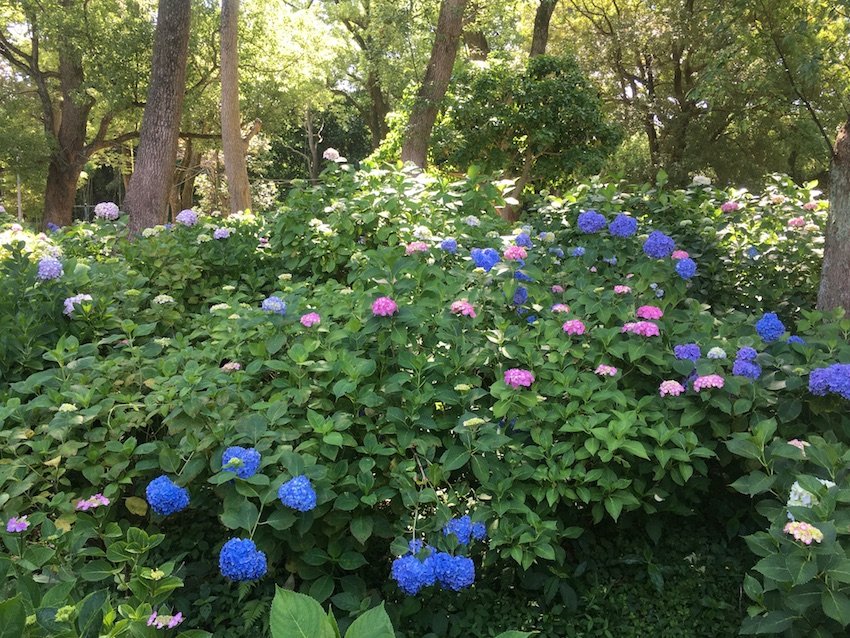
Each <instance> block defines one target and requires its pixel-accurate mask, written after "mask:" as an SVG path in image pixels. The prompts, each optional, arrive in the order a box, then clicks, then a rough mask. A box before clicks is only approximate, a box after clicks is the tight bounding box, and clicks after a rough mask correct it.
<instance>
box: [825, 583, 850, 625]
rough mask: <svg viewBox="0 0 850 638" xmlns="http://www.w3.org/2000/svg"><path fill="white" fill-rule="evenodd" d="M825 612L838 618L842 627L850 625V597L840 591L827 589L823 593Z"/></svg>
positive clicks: (835, 618)
mask: <svg viewBox="0 0 850 638" xmlns="http://www.w3.org/2000/svg"><path fill="white" fill-rule="evenodd" d="M821 605H822V606H823V613H825V614H826V615H827V616H829V617H830V618H832V619H833V620H837V621H838V622H840V623H841V626H842V627H846V626H847V625H850V598H848V597H847V596H846V595H844V594H842V593H841V592H840V591H833V590H831V589H827V590H826V591H824V592H823V594H821Z"/></svg>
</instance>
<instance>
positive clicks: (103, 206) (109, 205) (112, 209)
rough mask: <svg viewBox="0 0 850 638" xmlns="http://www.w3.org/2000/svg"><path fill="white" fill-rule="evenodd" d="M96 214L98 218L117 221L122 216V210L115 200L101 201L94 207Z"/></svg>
mask: <svg viewBox="0 0 850 638" xmlns="http://www.w3.org/2000/svg"><path fill="white" fill-rule="evenodd" d="M94 216H95V217H97V218H98V219H105V220H107V221H115V220H116V219H118V218H119V217H120V216H121V211H120V210H119V209H118V206H117V205H116V204H115V203H113V202H101V203H100V204H98V205H97V206H95V207H94Z"/></svg>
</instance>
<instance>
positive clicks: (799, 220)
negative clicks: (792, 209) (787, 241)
mask: <svg viewBox="0 0 850 638" xmlns="http://www.w3.org/2000/svg"><path fill="white" fill-rule="evenodd" d="M805 225H806V218H805V217H792V218H791V219H789V220H788V228H803V227H804V226H805Z"/></svg>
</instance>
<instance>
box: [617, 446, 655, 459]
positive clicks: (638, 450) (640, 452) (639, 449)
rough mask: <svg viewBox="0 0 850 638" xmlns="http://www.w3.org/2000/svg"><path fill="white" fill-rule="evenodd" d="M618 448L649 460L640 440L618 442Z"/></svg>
mask: <svg viewBox="0 0 850 638" xmlns="http://www.w3.org/2000/svg"><path fill="white" fill-rule="evenodd" d="M619 449H621V450H625V451H626V452H629V453H630V454H633V455H634V456H637V457H640V458H642V459H646V460H647V461H648V460H649V455H648V454H647V453H646V448H645V447H643V443H641V442H640V441H623V442H622V443H620V447H619Z"/></svg>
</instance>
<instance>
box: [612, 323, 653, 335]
mask: <svg viewBox="0 0 850 638" xmlns="http://www.w3.org/2000/svg"><path fill="white" fill-rule="evenodd" d="M620 332H627V333H630V334H634V335H640V336H641V337H658V336H659V335H661V331H660V330H659V329H658V326H657V325H656V324H654V323H652V322H651V321H632V322H629V323H627V324H625V325H624V326H623V327H622V328H620Z"/></svg>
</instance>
